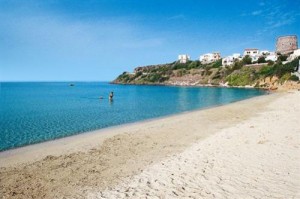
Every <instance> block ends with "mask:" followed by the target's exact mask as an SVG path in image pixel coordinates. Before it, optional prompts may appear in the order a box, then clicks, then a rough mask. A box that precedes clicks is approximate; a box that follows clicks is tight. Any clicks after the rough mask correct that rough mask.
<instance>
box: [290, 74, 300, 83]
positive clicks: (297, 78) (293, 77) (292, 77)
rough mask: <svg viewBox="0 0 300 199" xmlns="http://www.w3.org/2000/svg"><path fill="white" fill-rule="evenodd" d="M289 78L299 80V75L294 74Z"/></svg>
mask: <svg viewBox="0 0 300 199" xmlns="http://www.w3.org/2000/svg"><path fill="white" fill-rule="evenodd" d="M289 80H291V81H295V82H296V81H299V77H298V76H296V75H292V76H290V78H289Z"/></svg>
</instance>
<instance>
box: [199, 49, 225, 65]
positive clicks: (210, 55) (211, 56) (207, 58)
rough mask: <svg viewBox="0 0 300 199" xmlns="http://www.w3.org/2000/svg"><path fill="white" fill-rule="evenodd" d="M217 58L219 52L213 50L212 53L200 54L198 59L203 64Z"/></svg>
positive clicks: (219, 56)
mask: <svg viewBox="0 0 300 199" xmlns="http://www.w3.org/2000/svg"><path fill="white" fill-rule="evenodd" d="M219 59H221V55H220V53H219V52H213V53H207V54H204V55H201V56H200V58H199V61H200V62H201V63H203V64H209V63H212V62H215V61H217V60H219Z"/></svg>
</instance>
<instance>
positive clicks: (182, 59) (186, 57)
mask: <svg viewBox="0 0 300 199" xmlns="http://www.w3.org/2000/svg"><path fill="white" fill-rule="evenodd" d="M190 59H191V57H190V56H189V55H178V60H179V62H180V63H182V64H185V63H186V62H188V61H189V60H190Z"/></svg>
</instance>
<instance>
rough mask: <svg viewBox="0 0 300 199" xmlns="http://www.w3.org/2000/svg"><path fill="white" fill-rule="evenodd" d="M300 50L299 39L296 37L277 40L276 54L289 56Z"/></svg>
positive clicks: (289, 36)
mask: <svg viewBox="0 0 300 199" xmlns="http://www.w3.org/2000/svg"><path fill="white" fill-rule="evenodd" d="M296 49H298V39H297V36H296V35H288V36H281V37H278V38H277V42H276V53H277V54H282V55H288V54H291V53H293V52H294V50H296Z"/></svg>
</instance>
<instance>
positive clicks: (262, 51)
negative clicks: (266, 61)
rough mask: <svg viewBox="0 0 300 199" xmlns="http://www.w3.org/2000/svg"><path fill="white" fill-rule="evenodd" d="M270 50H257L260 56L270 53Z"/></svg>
mask: <svg viewBox="0 0 300 199" xmlns="http://www.w3.org/2000/svg"><path fill="white" fill-rule="evenodd" d="M270 53H271V52H270V51H268V50H261V51H259V55H260V56H264V57H265V56H268V55H270Z"/></svg>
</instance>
